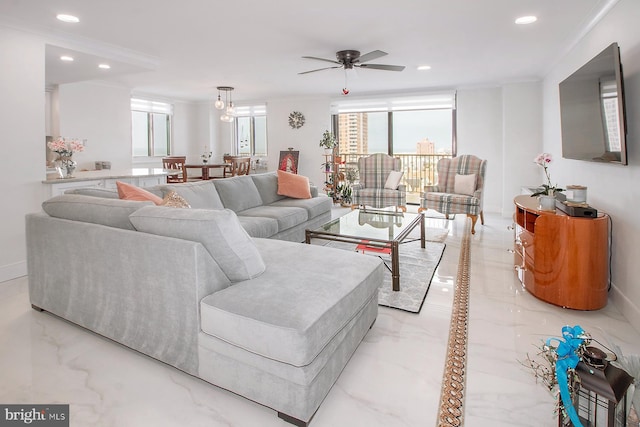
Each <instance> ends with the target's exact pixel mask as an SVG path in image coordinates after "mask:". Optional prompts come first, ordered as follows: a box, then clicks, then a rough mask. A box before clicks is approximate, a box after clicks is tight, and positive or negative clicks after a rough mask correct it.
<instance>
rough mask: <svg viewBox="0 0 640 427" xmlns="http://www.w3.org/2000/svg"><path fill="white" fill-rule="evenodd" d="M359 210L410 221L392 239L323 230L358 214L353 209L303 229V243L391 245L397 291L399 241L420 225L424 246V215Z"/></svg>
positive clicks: (392, 279)
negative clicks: (327, 241) (328, 242)
mask: <svg viewBox="0 0 640 427" xmlns="http://www.w3.org/2000/svg"><path fill="white" fill-rule="evenodd" d="M361 212H365V213H375V214H377V215H381V216H383V217H384V216H389V217H391V218H390V219H392V218H393V217H398V216H400V217H403V218H407V219H410V222H409V224H408V225H406V226H405V227H404V228H403V229H402V230H401V232H400V233H399V234H398V235H397V236H394V237H393V238H392V239H380V238H375V237H372V236H357V235H351V234H342V233H332V232H328V231H326V230H325V229H326V228H329V227H330V226H331V225H335V224H337V223H339V222H340V220H343V221H344V218H345V217H347V215H359V213H360V211H358V210H354V211H351V212H349V213H348V214H346V215H344V216H342V217H340V218H336V219H332V220H331V221H329V222H327V223H326V224H324V225H323V226H322V227H320V228H319V229H316V230H309V229H307V230H306V231H305V243H307V244H310V243H311V239H323V240H329V241H333V242H345V243H354V244H356V245H358V244H361V243H363V241H365V240H366V244H367V246H373V247H379V248H384V247H391V283H392V288H393V290H394V291H399V290H400V259H399V247H400V244H401V243H408V242H409V241H407V242H405V239H406V238H407V236H409V233H411V232H412V231H413V229H414V228H416V226H417V225H420V247H421V248H423V249H424V248H425V237H424V234H425V225H424V215H423V214H422V213H419V214H412V213H402V212H394V211H380V210H375V211H372V210H361ZM365 225H366V224H364V225H362V227H364V226H365ZM363 230H364V228H363ZM415 240H418V239H413V240H410V241H411V242H413V241H415Z"/></svg>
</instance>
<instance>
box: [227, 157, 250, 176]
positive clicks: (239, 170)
mask: <svg viewBox="0 0 640 427" xmlns="http://www.w3.org/2000/svg"><path fill="white" fill-rule="evenodd" d="M224 161H225V162H226V163H229V167H227V168H225V169H224V175H223V176H224V178H227V177H230V176H238V175H249V171H250V170H251V157H248V156H225V157H224Z"/></svg>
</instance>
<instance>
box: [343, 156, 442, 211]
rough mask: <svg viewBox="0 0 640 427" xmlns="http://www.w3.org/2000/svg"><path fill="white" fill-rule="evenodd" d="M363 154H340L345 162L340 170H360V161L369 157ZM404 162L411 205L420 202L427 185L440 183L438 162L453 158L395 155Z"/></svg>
mask: <svg viewBox="0 0 640 427" xmlns="http://www.w3.org/2000/svg"><path fill="white" fill-rule="evenodd" d="M368 155H369V154H363V153H348V154H339V156H340V158H341V160H342V161H343V162H344V163H343V164H342V165H341V167H340V170H341V172H344V170H345V169H347V168H354V169H358V159H359V158H360V157H365V156H368ZM393 156H394V157H398V158H400V159H401V160H402V171H403V172H404V175H403V177H402V183H403V184H404V185H406V186H407V201H408V202H409V203H417V202H419V198H420V193H421V192H422V191H424V190H423V188H424V186H425V185H433V184H435V183H436V182H437V181H438V170H437V164H438V160H440V159H444V158H449V159H450V158H451V154H394V155H393Z"/></svg>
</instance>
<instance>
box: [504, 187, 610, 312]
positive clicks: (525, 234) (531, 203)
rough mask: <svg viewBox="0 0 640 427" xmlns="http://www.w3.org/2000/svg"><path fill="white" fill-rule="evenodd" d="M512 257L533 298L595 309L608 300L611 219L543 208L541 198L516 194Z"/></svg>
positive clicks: (583, 308)
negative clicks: (587, 216)
mask: <svg viewBox="0 0 640 427" xmlns="http://www.w3.org/2000/svg"><path fill="white" fill-rule="evenodd" d="M514 203H515V207H516V210H515V215H514V222H515V247H514V262H515V269H516V272H517V273H518V278H519V279H520V281H521V282H522V284H523V285H524V287H525V289H526V290H527V291H529V292H530V293H531V294H532V295H534V296H535V297H537V298H539V299H541V300H543V301H546V302H549V303H551V304H555V305H557V306H560V307H565V308H572V309H576V310H597V309H600V308H602V307H604V306H605V305H606V304H607V293H608V286H609V285H608V284H609V269H608V266H609V224H608V222H609V218H608V216H607V215H605V214H598V216H597V217H596V218H580V217H572V216H568V215H566V214H565V213H564V212H562V211H560V210H556V211H555V212H552V211H541V210H539V209H538V201H537V198H535V197H531V196H528V195H521V196H516V198H515V199H514Z"/></svg>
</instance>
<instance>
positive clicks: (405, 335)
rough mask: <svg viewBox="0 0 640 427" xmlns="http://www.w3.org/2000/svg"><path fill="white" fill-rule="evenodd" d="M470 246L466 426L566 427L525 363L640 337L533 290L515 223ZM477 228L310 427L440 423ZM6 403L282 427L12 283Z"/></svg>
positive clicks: (386, 328)
mask: <svg viewBox="0 0 640 427" xmlns="http://www.w3.org/2000/svg"><path fill="white" fill-rule="evenodd" d="M485 219H486V221H485V223H486V225H484V226H482V225H480V224H477V225H476V230H477V233H476V235H475V236H473V238H472V248H471V281H470V282H471V283H470V288H471V295H470V309H469V342H468V358H467V374H466V392H465V416H464V422H465V425H466V426H470V427H475V426H479V427H484V426H491V427H497V426H536V427H540V426H549V427H551V426H555V425H556V421H555V419H554V417H553V407H554V402H553V398H552V396H551V395H550V394H549V393H548V392H547V391H546V390H545V389H544V387H543V386H542V385H540V384H536V383H535V379H534V378H533V376H532V374H531V373H530V372H529V371H528V370H527V369H526V368H524V367H523V366H522V365H521V363H520V362H519V361H520V360H523V359H524V358H525V357H526V354H527V353H528V352H529V353H531V352H535V346H536V345H537V344H538V343H539V342H540V341H541V340H543V339H546V338H548V337H550V336H557V335H558V334H559V333H560V329H561V327H562V326H563V325H566V324H570V325H574V324H580V325H582V327H583V328H584V329H585V330H587V331H589V332H591V333H592V334H593V335H594V337H596V338H597V339H598V340H601V341H602V342H604V343H607V339H611V340H612V341H614V342H616V343H618V344H619V345H620V346H621V347H622V348H623V350H624V351H625V352H626V353H640V335H639V334H638V331H635V330H634V329H633V328H632V327H631V325H630V324H629V323H628V322H627V321H625V319H624V318H623V317H622V316H621V315H620V313H619V312H618V311H617V310H616V309H615V308H614V307H613V306H611V305H608V306H607V307H606V308H604V309H602V310H598V311H595V312H580V311H574V310H564V309H561V308H558V307H554V306H551V305H549V304H546V303H544V302H541V301H539V300H537V299H536V298H534V297H533V296H531V295H529V294H528V293H527V292H526V291H524V290H523V289H522V287H521V286H520V285H519V282H518V281H517V279H516V277H515V274H514V272H513V261H512V255H511V254H509V253H508V252H507V249H509V248H511V246H512V234H511V232H509V231H508V230H507V228H506V227H507V225H509V222H510V221H509V220H508V219H506V218H502V217H499V216H497V215H490V214H487V215H486V218H485ZM464 220H465V219H464V217H463V216H460V215H458V216H457V218H455V219H453V220H450V221H447V220H444V219H428V220H427V226H428V227H445V228H448V230H449V234H448V237H447V241H446V244H447V247H446V249H445V252H444V256H443V258H442V261H441V263H440V265H439V267H438V270H437V271H436V274H435V276H434V279H433V282H432V285H431V289H430V291H429V293H428V295H427V299H426V301H425V303H424V306H423V308H422V311H421V312H420V313H419V314H417V315H416V314H412V313H407V312H403V311H399V310H394V309H389V308H386V307H380V311H379V316H378V319H377V321H376V323H375V324H374V326H373V328H372V329H371V331H370V332H369V333H368V334H367V336H366V337H365V339H364V341H363V342H362V344H361V345H360V347H359V348H358V350H357V351H356V353H355V354H354V355H353V357H352V359H351V361H350V362H349V364H348V365H347V366H346V368H345V370H344V371H343V372H342V375H341V376H340V378H339V379H338V381H337V383H336V384H335V386H334V387H333V389H332V390H331V392H330V393H329V395H328V396H327V398H326V399H325V401H324V402H323V404H322V405H321V407H320V409H319V411H318V412H317V414H316V416H315V417H314V419H313V420H312V423H311V425H312V426H315V427H340V426H349V427H352V426H363V427H365V426H366V427H375V426H385V427H387V426H391V427H395V426H397V427H407V426H409V427H422V426H436V425H437V415H438V406H439V401H440V389H441V385H442V373H443V366H444V362H445V356H446V346H447V340H448V330H449V329H448V328H449V321H450V316H451V306H452V301H453V294H454V281H455V277H456V274H457V268H458V263H457V260H458V255H459V250H460V238H461V235H462V232H463V229H464ZM0 372H1V373H2V374H1V380H0V403H70V404H71V425H72V426H77V427H86V426H87V427H88V426H118V427H122V426H125V427H126V426H136V427H139V426H143V427H144V426H154V427H155V426H207V427H219V426H220V427H222V426H226V427H235V426H247V427H253V426H261V427H262V426H264V427H270V426H281V427H285V426H287V425H289V424H286V423H285V422H283V421H282V420H280V419H278V418H277V417H276V413H275V412H274V411H273V410H271V409H268V408H265V407H263V406H261V405H258V404H256V403H253V402H251V401H249V400H246V399H244V398H242V397H239V396H237V395H235V394H233V393H230V392H227V391H225V390H222V389H219V388H217V387H214V386H212V385H210V384H208V383H206V382H204V381H201V380H199V379H197V378H195V377H192V376H190V375H188V374H185V373H183V372H181V371H178V370H176V369H174V368H172V367H170V366H168V365H165V364H163V363H161V362H158V361H156V360H154V359H151V358H149V357H147V356H145V355H142V354H140V353H138V352H135V351H132V350H130V349H128V348H126V347H123V346H121V345H119V344H116V343H114V342H112V341H110V340H108V339H105V338H103V337H100V336H98V335H96V334H93V333H92V332H89V331H87V330H85V329H82V328H80V327H78V326H76V325H73V324H70V323H68V322H66V321H64V320H61V319H59V318H56V317H54V316H52V315H50V314H47V313H39V312H36V311H34V310H32V309H31V307H30V305H29V298H28V290H27V278H26V277H23V278H18V279H15V280H11V281H8V282H4V283H0Z"/></svg>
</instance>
